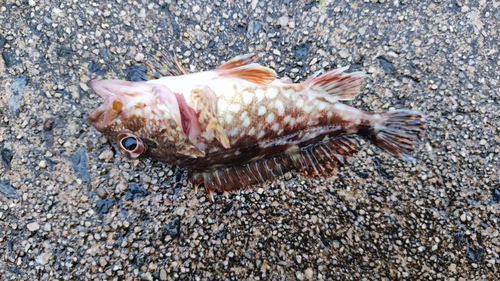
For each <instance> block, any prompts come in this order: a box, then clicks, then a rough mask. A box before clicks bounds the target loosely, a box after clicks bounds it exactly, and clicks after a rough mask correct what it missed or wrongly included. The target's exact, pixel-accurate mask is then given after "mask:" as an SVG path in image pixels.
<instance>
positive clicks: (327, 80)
mask: <svg viewBox="0 0 500 281" xmlns="http://www.w3.org/2000/svg"><path fill="white" fill-rule="evenodd" d="M347 69H349V67H347V66H346V67H341V68H337V69H335V70H332V71H329V72H327V73H325V74H323V75H319V76H313V77H311V78H309V79H307V80H306V81H304V82H303V84H304V86H305V87H306V88H309V89H311V90H313V91H317V92H324V93H326V94H327V95H328V97H330V100H331V101H332V102H334V101H339V100H353V99H355V98H356V96H358V94H359V93H360V92H361V89H362V87H363V83H364V78H365V76H366V74H365V73H364V72H351V73H345V72H344V71H346V70H347Z"/></svg>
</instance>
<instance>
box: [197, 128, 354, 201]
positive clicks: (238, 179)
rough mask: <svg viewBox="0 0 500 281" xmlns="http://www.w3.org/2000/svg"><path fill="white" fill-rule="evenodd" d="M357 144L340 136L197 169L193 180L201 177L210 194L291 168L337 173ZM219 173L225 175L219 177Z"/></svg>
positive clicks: (267, 178)
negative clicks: (267, 155)
mask: <svg viewBox="0 0 500 281" xmlns="http://www.w3.org/2000/svg"><path fill="white" fill-rule="evenodd" d="M357 147H358V146H357V144H356V143H355V142H354V140H353V139H351V138H349V137H348V136H346V135H340V136H336V137H332V138H330V139H328V140H325V141H320V142H318V143H315V144H311V145H309V146H306V147H302V148H301V149H300V150H299V151H297V152H293V153H292V154H286V153H284V154H280V155H276V156H274V157H270V158H266V159H262V160H259V161H256V162H252V163H246V164H242V165H234V166H229V167H224V168H213V169H207V170H203V171H197V172H195V173H193V176H192V177H193V179H194V180H196V183H199V181H200V178H203V182H204V183H205V189H206V190H207V192H208V194H213V192H214V191H215V190H220V191H222V192H227V191H234V190H239V189H242V188H245V187H248V186H249V185H253V184H263V183H265V182H266V181H270V180H271V181H272V180H274V179H275V178H277V177H281V176H283V175H284V174H285V173H287V172H289V171H291V170H294V169H295V170H297V171H299V172H301V173H304V174H305V175H306V176H329V175H331V174H334V173H336V168H337V167H339V166H343V165H344V164H346V163H347V162H348V161H347V159H348V158H349V157H352V156H353V155H354V153H355V152H356V151H357ZM221 174H223V175H224V176H225V177H227V178H224V179H222V178H221V176H220V175H221ZM200 175H203V176H201V177H200ZM190 177H191V176H190Z"/></svg>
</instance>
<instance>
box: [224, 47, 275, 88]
mask: <svg viewBox="0 0 500 281" xmlns="http://www.w3.org/2000/svg"><path fill="white" fill-rule="evenodd" d="M256 58H257V55H255V54H247V55H243V56H237V57H235V58H233V59H231V60H230V61H228V62H226V63H224V64H222V65H221V66H219V67H217V68H216V69H215V71H216V72H217V73H218V74H219V76H221V77H234V78H239V79H242V80H245V81H248V82H251V83H254V84H256V85H259V86H266V85H269V84H270V83H271V82H273V81H274V80H275V79H276V72H274V70H272V69H270V68H268V67H264V66H262V65H260V64H258V63H254V61H255V59H256Z"/></svg>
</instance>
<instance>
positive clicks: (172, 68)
mask: <svg viewBox="0 0 500 281" xmlns="http://www.w3.org/2000/svg"><path fill="white" fill-rule="evenodd" d="M146 66H147V68H148V71H147V72H146V76H147V77H148V79H149V80H151V79H159V78H161V77H164V76H180V75H184V74H188V72H187V71H186V69H184V67H182V64H181V63H180V62H179V60H178V59H177V57H175V56H173V55H172V53H170V52H169V51H163V52H161V55H153V59H152V60H150V61H148V62H146Z"/></svg>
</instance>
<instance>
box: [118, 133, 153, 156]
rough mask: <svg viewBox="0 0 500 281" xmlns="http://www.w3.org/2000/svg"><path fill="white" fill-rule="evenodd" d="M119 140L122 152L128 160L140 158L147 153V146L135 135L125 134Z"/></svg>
mask: <svg viewBox="0 0 500 281" xmlns="http://www.w3.org/2000/svg"><path fill="white" fill-rule="evenodd" d="M119 138H120V142H119V148H120V152H121V153H122V154H123V155H125V156H126V157H128V158H131V159H135V158H139V157H140V156H141V155H142V154H143V153H144V152H145V151H146V145H145V144H144V143H143V142H142V140H141V139H140V138H139V137H137V136H135V135H133V134H129V133H124V134H122V135H120V136H119Z"/></svg>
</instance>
